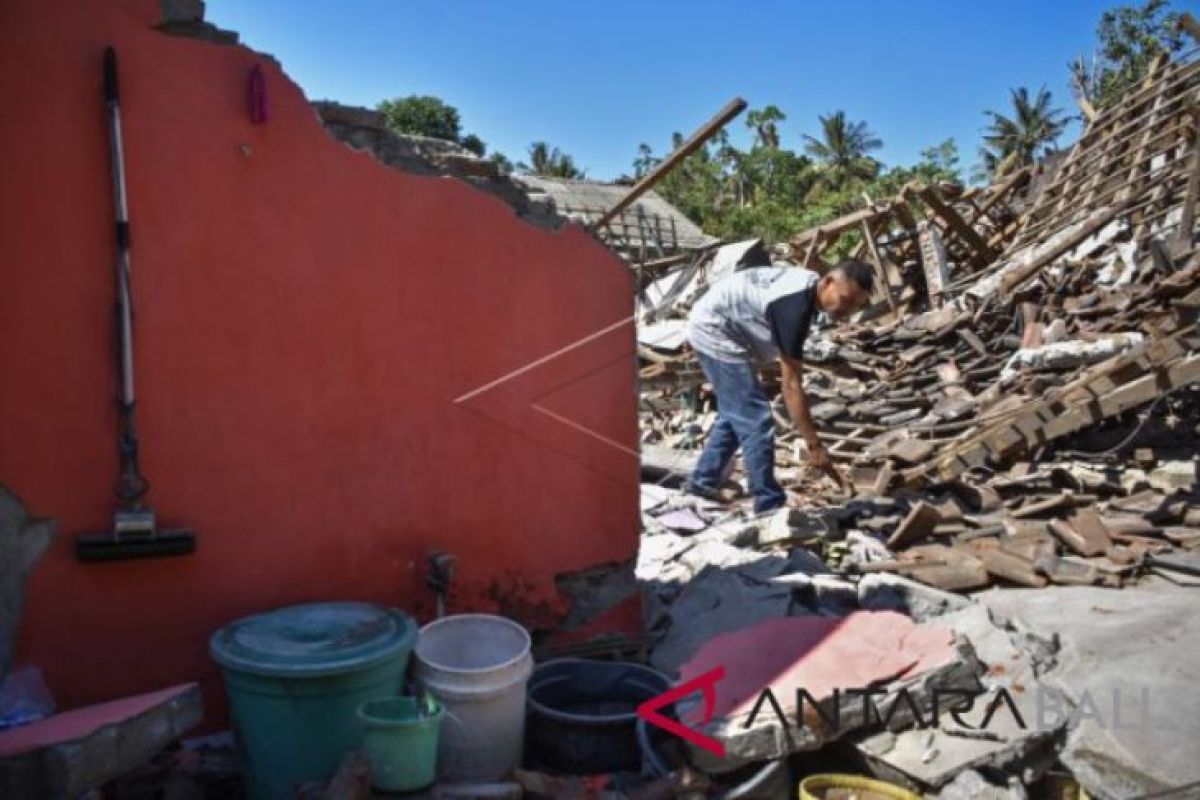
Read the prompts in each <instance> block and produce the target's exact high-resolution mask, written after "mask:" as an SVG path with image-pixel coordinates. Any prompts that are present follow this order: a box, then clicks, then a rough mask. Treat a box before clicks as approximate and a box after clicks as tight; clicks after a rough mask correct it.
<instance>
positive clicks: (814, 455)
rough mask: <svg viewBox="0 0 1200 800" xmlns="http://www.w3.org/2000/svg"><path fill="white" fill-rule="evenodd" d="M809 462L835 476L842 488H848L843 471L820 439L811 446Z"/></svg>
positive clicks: (834, 478)
mask: <svg viewBox="0 0 1200 800" xmlns="http://www.w3.org/2000/svg"><path fill="white" fill-rule="evenodd" d="M808 463H809V464H810V465H812V466H814V467H816V468H817V469H819V470H821V471H822V472H824V473H825V474H826V475H828V476H829V477H831V478H833V480H834V481H835V482H837V485H838V486H840V487H841V488H842V489H845V488H846V479H845V478H844V477H843V476H842V473H841V471H840V470H839V469H838V468H837V467H836V466H834V463H833V459H832V458H831V457H830V456H829V451H828V450H826V449H825V445H823V444H821V443H820V441H818V442H816V443H815V444H814V445H810V446H809V449H808Z"/></svg>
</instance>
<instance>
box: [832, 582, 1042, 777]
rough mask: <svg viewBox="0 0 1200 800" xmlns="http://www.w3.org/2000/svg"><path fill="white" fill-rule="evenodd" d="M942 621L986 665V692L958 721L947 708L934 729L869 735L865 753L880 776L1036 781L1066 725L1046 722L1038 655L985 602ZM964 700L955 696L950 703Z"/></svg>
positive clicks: (859, 744)
mask: <svg viewBox="0 0 1200 800" xmlns="http://www.w3.org/2000/svg"><path fill="white" fill-rule="evenodd" d="M937 623H938V624H939V625H943V626H946V627H949V628H951V629H952V630H954V632H955V633H956V634H958V635H959V636H962V637H964V638H966V639H967V640H969V641H970V642H971V645H972V647H973V648H974V651H975V654H976V656H977V657H978V658H979V660H980V661H981V662H982V664H983V665H984V668H985V669H984V670H983V673H982V675H981V676H980V683H981V684H982V688H983V693H982V694H981V695H980V696H979V697H978V698H976V699H975V700H974V702H973V703H972V707H971V709H970V710H969V711H965V712H962V713H961V714H959V715H958V718H957V719H956V718H955V715H954V714H953V713H951V712H950V711H949V710H947V711H944V712H943V713H941V714H939V716H938V720H937V725H936V726H931V727H929V728H928V729H910V730H906V731H903V732H899V733H890V732H882V733H876V734H872V735H869V736H866V737H864V738H862V739H860V740H859V741H858V742H856V746H857V747H858V750H859V752H860V753H862V754H863V756H864V757H866V759H867V760H868V762H869V763H870V764H871V765H872V766H873V768H874V771H875V772H876V774H877V775H879V776H880V777H883V778H892V777H893V776H895V775H901V776H904V777H905V778H907V779H909V780H911V781H915V782H916V783H918V784H920V785H922V786H924V787H927V788H932V789H937V788H940V787H942V786H944V785H946V784H947V783H949V782H950V781H952V780H953V779H954V778H955V777H956V776H957V775H959V774H960V773H962V772H963V771H965V770H970V769H984V770H987V771H989V772H996V771H1000V772H1012V773H1014V774H1016V775H1018V776H1021V777H1023V778H1025V779H1026V780H1029V781H1033V780H1034V779H1036V778H1037V777H1038V776H1039V775H1040V774H1041V773H1042V772H1043V771H1044V770H1045V769H1046V768H1047V767H1049V766H1050V765H1051V764H1052V763H1053V761H1054V757H1055V756H1054V752H1053V748H1052V743H1053V738H1054V736H1055V734H1056V733H1057V732H1058V731H1059V730H1060V729H1061V728H1062V727H1063V724H1064V723H1063V722H1062V721H1051V722H1050V724H1048V725H1046V726H1044V727H1040V726H1039V724H1038V723H1039V714H1038V703H1039V692H1040V691H1043V690H1044V689H1043V687H1041V686H1040V684H1039V682H1038V679H1037V673H1036V668H1035V665H1034V659H1033V658H1032V657H1031V656H1030V654H1029V653H1027V652H1026V651H1025V650H1024V649H1023V648H1022V647H1019V646H1018V645H1017V644H1016V643H1014V642H1013V640H1012V638H1011V636H1010V634H1009V632H1008V631H1006V630H1005V629H1003V628H1002V627H999V626H997V625H995V624H994V623H993V621H992V619H991V616H990V614H989V613H988V610H987V608H986V607H984V606H983V605H981V604H973V605H971V606H968V607H965V608H962V609H960V610H959V611H956V612H954V613H950V614H945V615H943V616H940V617H938V618H937ZM1038 663H1042V662H1041V661H1039V662H1038ZM1002 692H1003V694H1002ZM1003 698H1007V700H1005V699H1003ZM1008 700H1011V702H1012V706H1011V707H1010V706H1008V705H1007V702H1008ZM957 702H958V700H957V698H948V699H947V701H946V702H945V703H943V704H942V705H943V707H948V706H952V705H956V704H957ZM993 704H995V710H994V712H993V713H992V714H991V716H990V718H989V717H988V710H989V709H990V708H991V707H992V705H993ZM1014 709H1015V713H1014ZM985 719H986V723H985ZM960 720H961V722H960ZM964 723H965V724H964Z"/></svg>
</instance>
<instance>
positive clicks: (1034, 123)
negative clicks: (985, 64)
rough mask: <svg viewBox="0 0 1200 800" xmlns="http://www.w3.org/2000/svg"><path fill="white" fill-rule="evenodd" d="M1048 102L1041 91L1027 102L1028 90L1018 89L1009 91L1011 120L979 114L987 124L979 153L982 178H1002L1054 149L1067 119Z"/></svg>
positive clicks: (991, 113)
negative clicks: (1010, 92)
mask: <svg viewBox="0 0 1200 800" xmlns="http://www.w3.org/2000/svg"><path fill="white" fill-rule="evenodd" d="M1052 102H1053V101H1052V99H1051V97H1050V91H1049V90H1048V89H1046V88H1045V87H1042V88H1041V89H1039V90H1038V93H1037V95H1036V96H1035V97H1033V98H1030V96H1029V90H1028V89H1026V88H1025V87H1024V86H1022V87H1020V88H1018V89H1013V90H1012V112H1011V116H1010V115H1008V114H1002V113H1000V112H999V111H984V112H983V113H984V115H985V116H987V117H988V119H989V120H990V122H989V123H988V126H987V128H986V132H985V134H984V137H983V141H984V146H983V147H982V148H981V149H980V153H979V155H980V159H981V160H982V167H983V170H982V171H983V173H984V174H986V175H987V176H988V177H990V178H999V177H1002V176H1004V175H1005V174H1007V173H1009V172H1012V171H1013V170H1014V169H1018V168H1020V167H1023V166H1026V165H1029V164H1033V163H1034V162H1035V161H1037V160H1038V159H1041V158H1043V157H1045V156H1046V155H1047V154H1048V153H1050V152H1051V151H1052V150H1054V149H1055V147H1056V144H1057V141H1058V137H1059V136H1060V135H1061V134H1062V132H1063V129H1064V128H1065V127H1066V126H1067V119H1066V117H1065V115H1064V114H1063V111H1062V110H1061V109H1057V108H1054V107H1053V105H1052Z"/></svg>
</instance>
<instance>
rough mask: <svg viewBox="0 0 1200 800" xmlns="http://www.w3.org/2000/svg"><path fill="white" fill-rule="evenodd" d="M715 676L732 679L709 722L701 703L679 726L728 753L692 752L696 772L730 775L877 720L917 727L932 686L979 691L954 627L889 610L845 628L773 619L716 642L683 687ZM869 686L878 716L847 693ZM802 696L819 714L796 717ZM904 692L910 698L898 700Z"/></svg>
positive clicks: (861, 614) (824, 620) (842, 623)
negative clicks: (716, 672) (718, 671)
mask: <svg viewBox="0 0 1200 800" xmlns="http://www.w3.org/2000/svg"><path fill="white" fill-rule="evenodd" d="M716 667H722V668H723V669H724V670H725V678H724V679H723V680H722V683H721V688H720V691H719V692H717V694H716V702H715V705H714V707H713V708H712V721H711V722H704V723H703V724H701V719H702V718H703V715H702V714H701V711H702V710H701V709H700V708H699V707H698V706H697V704H694V703H693V704H690V705H686V706H681V707H680V709H679V713H680V719H681V721H683V722H685V723H687V724H690V725H691V726H692V727H696V728H698V729H700V730H702V731H704V732H706V733H707V735H710V736H714V737H715V738H718V739H719V740H721V741H722V742H723V743H724V744H725V750H726V754H725V757H724V758H716V757H715V756H713V754H711V753H709V752H707V751H694V752H693V757H694V758H695V760H696V765H697V766H698V767H700V768H701V769H704V770H706V771H714V772H727V771H729V770H732V769H734V768H736V767H738V766H740V765H742V764H746V763H750V762H754V761H763V760H768V759H774V758H779V757H782V756H785V755H787V754H788V753H791V752H799V751H803V750H812V749H816V748H817V747H819V746H821V745H823V744H824V743H826V742H828V741H832V740H833V739H836V738H839V737H841V736H843V735H845V734H846V733H848V732H849V731H852V730H856V729H858V728H862V727H864V726H868V725H875V724H878V719H877V716H878V714H877V713H876V711H881V713H884V714H887V715H888V718H889V719H892V720H894V721H895V722H897V723H899V721H900V720H902V719H908V720H910V721H911V719H912V714H913V713H914V710H913V708H912V707H910V701H911V703H912V705H913V706H915V707H916V708H917V710H921V709H922V708H925V709H927V708H928V707H929V704H930V703H931V702H932V694H931V690H930V686H931V684H936V685H938V686H942V687H945V688H951V687H957V688H971V687H973V686H975V685H976V684H975V678H974V675H975V674H976V671H975V670H976V668H977V663H976V662H975V659H974V655H973V653H972V651H971V649H970V646H969V645H967V644H965V643H964V642H958V641H956V639H955V636H954V634H953V632H952V631H951V630H950V629H949V628H947V627H943V626H941V625H935V624H929V625H916V624H914V623H913V622H912V620H910V619H909V618H908V617H905V616H903V615H901V614H897V613H895V612H890V611H857V612H855V613H852V614H850V615H848V616H846V617H844V618H840V619H838V618H829V617H820V616H812V615H804V616H796V617H788V618H782V619H768V620H765V621H763V622H760V623H758V624H756V625H753V626H749V627H745V628H742V629H739V630H737V631H733V632H729V633H725V634H722V635H720V636H716V637H713V638H712V639H710V640H709V641H708V642H706V643H705V645H704V646H703V647H702V648H701V649H700V650H699V651H698V652H697V653H696V654H695V656H693V657H692V658H691V659H689V660H688V662H687V663H686V664H684V665H683V668H682V670H681V673H682V674H681V680H682V681H683V682H686V681H689V680H692V679H694V678H696V677H697V676H699V675H702V674H705V673H707V672H708V671H710V670H711V669H714V668H716ZM868 686H870V687H876V686H878V687H880V688H882V689H883V691H881V692H880V693H879V696H878V698H877V699H875V700H874V710H873V708H872V706H871V705H870V704H868V703H865V702H864V699H863V697H862V696H861V695H855V694H854V693H853V692H851V693H843V692H842V691H841V690H842V689H861V688H863V687H868ZM801 688H802V689H804V690H805V691H807V692H808V695H809V700H810V701H811V702H815V703H817V704H819V706H820V708H819V709H817V708H811V707H810V708H809V709H808V710H805V709H798V708H797V702H798V701H797V690H798V689H801ZM901 688H903V689H904V692H903V698H907V699H903V698H902V697H901V696H900V694H899V691H900V689H901ZM768 689H769V690H770V692H771V694H772V695H773V697H774V698H775V700H776V701H777V702H778V704H779V708H780V709H781V711H782V713H783V714H784V716H785V718H786V719H784V720H781V719H780V718H779V716H778V715H777V714H776V713H775V712H774V710H773V708H772V706H771V705H770V703H769V702H767V701H766V700H765V699H764V698H765V697H766V695H765V694H764V692H765V691H766V690H768ZM756 709H757V710H756ZM922 713H924V712H923V711H922ZM798 714H799V715H800V716H797V715H798ZM822 714H824V716H822ZM799 720H803V724H798V721H799Z"/></svg>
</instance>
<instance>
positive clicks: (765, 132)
mask: <svg viewBox="0 0 1200 800" xmlns="http://www.w3.org/2000/svg"><path fill="white" fill-rule="evenodd" d="M785 119H787V115H786V114H784V113H783V112H782V111H780V110H779V107H778V106H767V107H766V108H763V109H755V110H753V111H751V112H750V113H749V114H747V115H746V127H747V128H750V129H752V130H753V131H754V139H755V141H756V143H757V144H758V145H759V146H760V147H771V148H774V149H778V148H779V126H778V125H776V123H778V122H783V121H784V120H785Z"/></svg>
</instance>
